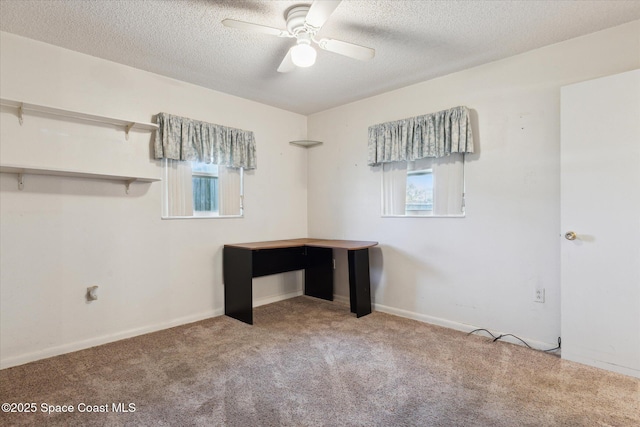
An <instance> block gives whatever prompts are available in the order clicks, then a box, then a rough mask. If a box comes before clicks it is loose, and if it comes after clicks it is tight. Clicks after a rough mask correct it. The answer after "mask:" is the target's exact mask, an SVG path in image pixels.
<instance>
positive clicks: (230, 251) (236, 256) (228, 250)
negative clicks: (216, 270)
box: [222, 247, 253, 325]
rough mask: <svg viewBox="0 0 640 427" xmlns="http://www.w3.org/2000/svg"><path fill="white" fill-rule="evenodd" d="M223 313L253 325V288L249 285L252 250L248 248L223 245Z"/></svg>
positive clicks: (251, 270) (250, 280)
mask: <svg viewBox="0 0 640 427" xmlns="http://www.w3.org/2000/svg"><path fill="white" fill-rule="evenodd" d="M222 257H223V265H224V271H223V274H224V314H226V315H227V316H229V317H233V318H234V319H238V320H240V321H242V322H244V323H248V324H250V325H253V311H252V301H253V289H252V287H251V284H252V283H251V282H252V275H253V273H252V272H253V268H252V261H253V252H252V251H251V250H249V249H241V248H233V247H225V248H224V249H223V252H222Z"/></svg>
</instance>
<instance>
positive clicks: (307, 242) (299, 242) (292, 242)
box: [225, 238, 378, 250]
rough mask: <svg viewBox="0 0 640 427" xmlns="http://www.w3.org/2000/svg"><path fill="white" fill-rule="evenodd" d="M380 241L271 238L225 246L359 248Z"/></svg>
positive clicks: (374, 244) (256, 248)
mask: <svg viewBox="0 0 640 427" xmlns="http://www.w3.org/2000/svg"><path fill="white" fill-rule="evenodd" d="M377 244H378V242H367V241H359V240H331V239H311V238H302V239H289V240H271V241H267V242H251V243H233V244H228V245H225V246H228V247H232V248H242V249H251V250H261V249H278V248H295V247H299V246H314V247H318V248H334V249H348V250H357V249H365V248H370V247H373V246H376V245H377Z"/></svg>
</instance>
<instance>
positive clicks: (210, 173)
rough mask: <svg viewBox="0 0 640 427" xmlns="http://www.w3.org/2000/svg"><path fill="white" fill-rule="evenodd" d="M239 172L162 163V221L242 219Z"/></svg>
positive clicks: (180, 162) (241, 171)
mask: <svg viewBox="0 0 640 427" xmlns="http://www.w3.org/2000/svg"><path fill="white" fill-rule="evenodd" d="M243 172H244V171H243V169H242V168H230V167H225V166H219V165H214V164H207V163H198V162H187V161H178V160H170V159H165V160H164V179H163V186H164V192H163V196H164V197H163V209H162V217H163V218H216V217H233V216H242V214H243V206H242V198H243Z"/></svg>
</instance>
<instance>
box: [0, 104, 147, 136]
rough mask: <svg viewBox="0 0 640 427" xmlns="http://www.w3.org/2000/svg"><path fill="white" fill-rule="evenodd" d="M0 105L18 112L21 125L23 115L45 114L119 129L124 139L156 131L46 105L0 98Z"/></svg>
mask: <svg viewBox="0 0 640 427" xmlns="http://www.w3.org/2000/svg"><path fill="white" fill-rule="evenodd" d="M0 105H1V106H3V107H8V108H15V109H16V110H17V111H18V121H19V122H20V125H22V123H23V115H24V114H28V113H36V114H45V115H49V116H58V117H66V118H70V119H75V120H82V121H85V122H93V123H101V124H107V125H113V126H118V127H121V128H122V129H123V130H124V133H125V138H126V139H127V140H128V139H129V131H131V130H139V131H149V132H152V131H154V130H156V129H158V125H157V124H155V123H144V122H133V121H131V120H124V119H117V118H114V117H106V116H98V115H95V114H87V113H81V112H78V111H71V110H63V109H61V108H54V107H48V106H46V105H38V104H29V103H26V102H20V101H13V100H11V99H5V98H0Z"/></svg>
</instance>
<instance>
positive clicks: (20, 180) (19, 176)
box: [18, 173, 24, 191]
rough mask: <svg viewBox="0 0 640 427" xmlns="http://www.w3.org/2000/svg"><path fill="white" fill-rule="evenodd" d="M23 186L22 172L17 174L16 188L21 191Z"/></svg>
mask: <svg viewBox="0 0 640 427" xmlns="http://www.w3.org/2000/svg"><path fill="white" fill-rule="evenodd" d="M23 188H24V180H23V174H21V173H19V174H18V190H20V191H22V189H23Z"/></svg>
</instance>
